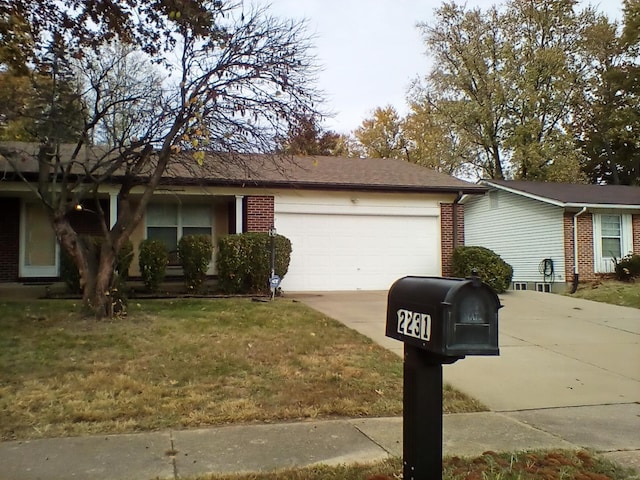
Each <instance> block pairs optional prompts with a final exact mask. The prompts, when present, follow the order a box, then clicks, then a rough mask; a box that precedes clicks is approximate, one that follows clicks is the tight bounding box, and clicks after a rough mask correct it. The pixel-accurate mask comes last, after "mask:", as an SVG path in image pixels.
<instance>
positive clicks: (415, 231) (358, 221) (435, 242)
mask: <svg viewBox="0 0 640 480" xmlns="http://www.w3.org/2000/svg"><path fill="white" fill-rule="evenodd" d="M276 227H277V229H278V233H280V234H282V235H284V236H286V237H287V238H289V239H290V240H291V243H292V249H293V252H292V254H291V263H290V266H289V272H288V273H287V275H286V276H285V278H284V279H283V282H282V288H283V289H284V290H285V291H287V290H288V291H321V290H327V291H330V290H387V289H388V288H389V287H390V286H391V284H392V283H393V282H394V281H395V280H397V279H398V278H401V277H403V276H405V275H440V260H439V257H440V248H439V241H440V236H439V234H438V219H437V217H428V216H384V215H349V214H309V213H304V214H301V213H276Z"/></svg>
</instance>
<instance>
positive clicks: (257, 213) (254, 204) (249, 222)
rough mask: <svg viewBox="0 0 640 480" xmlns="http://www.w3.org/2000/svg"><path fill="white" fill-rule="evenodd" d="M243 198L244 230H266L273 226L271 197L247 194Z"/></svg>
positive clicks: (272, 200)
mask: <svg viewBox="0 0 640 480" xmlns="http://www.w3.org/2000/svg"><path fill="white" fill-rule="evenodd" d="M245 200H246V202H245V231H247V232H268V231H269V229H270V228H271V227H273V219H274V199H273V197H272V196H248V197H246V198H245Z"/></svg>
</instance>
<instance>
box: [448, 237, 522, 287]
mask: <svg viewBox="0 0 640 480" xmlns="http://www.w3.org/2000/svg"><path fill="white" fill-rule="evenodd" d="M451 262H452V270H453V275H454V276H456V277H460V278H466V277H469V276H471V273H472V272H473V271H474V270H476V271H477V272H478V275H479V276H480V278H481V279H482V281H483V282H484V283H486V284H487V285H489V286H490V287H491V288H493V289H494V290H495V291H496V292H498V293H502V292H504V291H506V290H507V289H508V288H509V285H511V279H512V278H513V268H511V265H509V264H508V263H507V262H505V261H504V260H503V259H502V258H501V257H500V256H499V255H498V254H497V253H495V252H494V251H493V250H489V249H488V248H484V247H466V246H465V247H457V248H456V249H455V250H454V251H453V257H452V258H451Z"/></svg>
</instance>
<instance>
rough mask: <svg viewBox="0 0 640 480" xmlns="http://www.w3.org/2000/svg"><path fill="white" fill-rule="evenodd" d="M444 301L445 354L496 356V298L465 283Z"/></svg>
mask: <svg viewBox="0 0 640 480" xmlns="http://www.w3.org/2000/svg"><path fill="white" fill-rule="evenodd" d="M452 297H453V298H451V299H448V302H447V303H449V302H450V303H449V308H448V313H447V319H446V328H445V330H446V332H445V354H458V353H463V354H466V355H498V354H499V349H498V309H499V308H500V301H499V299H498V297H497V295H496V294H495V293H494V292H493V290H491V289H490V288H489V287H487V286H486V285H484V284H480V283H477V282H473V281H469V282H465V284H464V285H461V286H460V288H458V289H456V291H455V292H453V295H452Z"/></svg>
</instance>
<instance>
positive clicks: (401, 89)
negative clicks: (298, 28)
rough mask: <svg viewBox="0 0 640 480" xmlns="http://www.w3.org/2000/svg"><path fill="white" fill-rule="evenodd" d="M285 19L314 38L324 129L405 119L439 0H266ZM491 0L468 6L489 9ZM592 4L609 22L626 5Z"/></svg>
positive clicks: (424, 67)
mask: <svg viewBox="0 0 640 480" xmlns="http://www.w3.org/2000/svg"><path fill="white" fill-rule="evenodd" d="M266 1H268V3H270V4H271V12H273V13H274V14H276V15H277V16H281V17H290V18H296V19H301V18H306V19H307V20H308V21H309V29H310V32H311V33H313V34H315V36H316V38H315V41H314V43H315V45H316V47H317V48H316V54H317V57H318V59H319V62H320V64H321V66H322V68H323V71H322V72H321V74H320V76H319V87H320V88H321V89H322V90H323V91H324V92H325V95H326V98H327V103H326V108H327V109H328V110H330V111H331V112H333V113H334V114H335V115H334V117H333V118H331V119H328V120H327V121H326V122H325V125H324V126H325V127H326V128H328V129H330V130H335V131H337V132H339V133H349V132H350V131H352V130H354V129H355V128H357V127H358V126H359V125H360V123H361V122H362V121H363V120H364V119H365V118H367V117H369V116H371V112H372V111H373V109H375V108H376V107H383V106H385V105H388V104H391V105H393V106H394V107H396V109H397V110H398V111H400V112H401V113H406V101H405V96H406V92H407V88H408V86H409V85H410V83H411V81H412V79H415V78H417V77H418V76H423V75H425V74H426V73H427V72H428V70H429V59H428V57H427V55H426V54H425V48H424V46H423V44H422V39H421V36H420V34H419V32H418V29H417V28H416V24H417V23H419V22H428V21H430V20H431V15H432V13H433V10H434V8H437V7H438V6H439V5H440V4H441V2H440V1H437V0H266ZM493 3H495V2H493V1H491V0H468V1H467V6H469V7H472V6H480V7H482V8H487V7H488V6H490V5H491V4H493ZM581 3H582V4H583V5H587V4H588V3H591V4H593V5H596V7H597V8H598V9H599V10H601V11H603V12H605V13H606V14H607V15H608V16H609V17H610V18H620V16H621V4H622V0H607V1H604V2H602V3H601V4H599V3H597V2H581Z"/></svg>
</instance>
